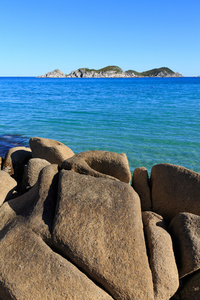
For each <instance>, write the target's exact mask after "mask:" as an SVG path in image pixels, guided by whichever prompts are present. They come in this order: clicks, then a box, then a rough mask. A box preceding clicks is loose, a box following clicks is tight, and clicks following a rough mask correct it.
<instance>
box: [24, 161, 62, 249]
mask: <svg viewBox="0 0 200 300" xmlns="http://www.w3.org/2000/svg"><path fill="white" fill-rule="evenodd" d="M57 188H58V165H55V164H51V165H49V166H46V167H45V168H43V169H42V171H41V172H40V175H39V179H38V192H37V195H36V197H35V202H34V208H33V210H32V211H31V213H30V214H29V216H28V217H27V218H26V224H27V226H29V227H30V228H31V229H32V230H33V231H34V232H35V233H37V234H38V235H39V236H40V237H42V239H43V240H44V241H45V242H46V243H47V244H48V245H50V246H51V245H52V243H51V232H52V224H53V219H54V213H55V207H56V201H57V192H58V189H57Z"/></svg>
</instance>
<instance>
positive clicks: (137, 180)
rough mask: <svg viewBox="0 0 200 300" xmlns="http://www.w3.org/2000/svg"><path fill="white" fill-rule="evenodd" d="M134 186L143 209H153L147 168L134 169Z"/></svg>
mask: <svg viewBox="0 0 200 300" xmlns="http://www.w3.org/2000/svg"><path fill="white" fill-rule="evenodd" d="M132 187H133V188H134V190H135V191H136V192H137V193H138V195H139V196H140V201H141V208H142V211H145V210H147V211H148V210H151V206H152V204H151V191H150V186H149V177H148V173H147V169H146V168H144V167H141V168H136V169H135V170H134V173H133V178H132Z"/></svg>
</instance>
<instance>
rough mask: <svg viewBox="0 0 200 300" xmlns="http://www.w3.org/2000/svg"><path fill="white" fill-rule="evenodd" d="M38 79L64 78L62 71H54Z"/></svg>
mask: <svg viewBox="0 0 200 300" xmlns="http://www.w3.org/2000/svg"><path fill="white" fill-rule="evenodd" d="M38 77H39V78H64V77H66V76H65V74H64V73H63V72H62V71H60V70H58V69H55V70H54V71H51V72H48V73H46V74H45V75H41V76H38Z"/></svg>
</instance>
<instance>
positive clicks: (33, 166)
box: [24, 158, 50, 188]
mask: <svg viewBox="0 0 200 300" xmlns="http://www.w3.org/2000/svg"><path fill="white" fill-rule="evenodd" d="M48 165H50V163H49V162H48V161H47V160H45V159H41V158H31V159H30V160H29V161H28V164H27V165H26V167H25V171H24V185H25V187H26V188H30V187H33V186H34V184H35V183H36V182H37V180H38V177H39V174H40V171H41V170H42V169H43V168H44V167H46V166H48Z"/></svg>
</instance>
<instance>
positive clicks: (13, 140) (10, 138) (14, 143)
mask: <svg viewBox="0 0 200 300" xmlns="http://www.w3.org/2000/svg"><path fill="white" fill-rule="evenodd" d="M28 141H29V138H28V137H24V136H21V135H10V134H3V135H0V156H2V157H4V156H5V154H6V152H7V151H8V150H9V149H10V148H13V147H18V146H24V147H27V146H29V144H28Z"/></svg>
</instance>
